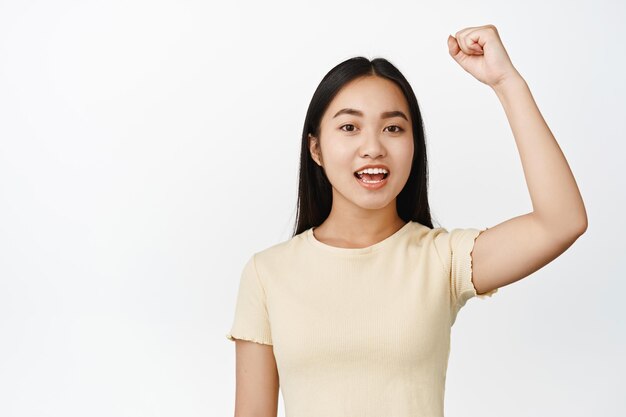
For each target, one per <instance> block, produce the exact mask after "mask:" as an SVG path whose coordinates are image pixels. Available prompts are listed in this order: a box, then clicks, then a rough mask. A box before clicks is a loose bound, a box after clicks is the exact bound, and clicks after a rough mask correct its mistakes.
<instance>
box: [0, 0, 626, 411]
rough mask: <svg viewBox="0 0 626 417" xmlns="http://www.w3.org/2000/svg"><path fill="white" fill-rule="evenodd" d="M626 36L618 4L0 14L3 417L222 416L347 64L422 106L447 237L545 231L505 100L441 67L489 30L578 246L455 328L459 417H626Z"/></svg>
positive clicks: (274, 6)
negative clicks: (370, 70) (457, 48)
mask: <svg viewBox="0 0 626 417" xmlns="http://www.w3.org/2000/svg"><path fill="white" fill-rule="evenodd" d="M625 20H626V12H625V5H624V2H621V1H617V0H615V1H607V0H604V1H593V2H592V1H590V0H586V1H578V2H569V1H564V0H563V1H554V2H547V1H525V2H517V3H515V4H513V3H511V2H500V1H481V0H477V1H474V2H461V1H458V2H439V3H437V2H434V1H428V2H417V1H411V2H409V1H405V2H397V1H396V2H394V1H386V2H382V1H378V2H373V1H350V2H348V1H338V2H333V3H331V2H321V1H315V2H305V3H302V2H300V3H296V2H285V3H282V4H279V3H272V2H253V1H249V2H246V3H242V2H219V4H215V3H211V2H206V1H195V2H184V1H176V2H175V1H100V2H95V1H84V0H83V1H55V2H47V1H10V2H9V1H1V2H0V415H2V416H6V417H13V416H20V417H21V416H64V417H68V416H87V415H88V416H107V417H111V416H189V417H192V416H228V415H232V414H233V408H234V394H235V357H234V353H235V350H234V347H235V345H234V343H233V342H231V341H228V340H227V339H226V337H225V334H226V332H227V331H228V330H229V329H230V326H231V323H232V319H233V314H234V308H235V297H236V295H237V285H238V282H239V277H240V273H241V271H242V268H243V265H244V262H245V260H246V259H247V258H248V257H249V256H250V255H251V253H253V252H256V251H260V250H262V249H264V248H266V247H268V246H271V245H273V244H276V243H278V242H280V241H283V240H286V239H289V238H290V237H291V232H292V229H293V225H294V221H295V207H296V196H297V174H298V171H297V169H298V162H299V152H300V140H301V133H302V127H303V122H304V117H305V113H306V109H307V107H308V104H309V100H310V99H311V96H312V94H313V92H314V90H315V88H316V87H317V84H318V83H319V82H320V81H321V79H322V77H323V76H324V75H325V74H326V72H327V71H329V70H330V69H331V68H332V67H333V66H335V65H336V64H338V63H339V62H341V61H343V60H345V59H347V58H350V57H352V56H358V55H363V56H366V57H368V58H375V57H378V56H381V57H384V58H387V59H389V60H390V61H391V62H392V63H393V64H395V65H396V66H397V67H398V68H399V69H400V71H402V72H403V73H404V74H405V76H406V77H407V79H408V80H409V82H410V83H411V84H412V86H413V88H414V91H415V93H416V95H417V98H418V102H419V105H420V107H421V111H422V115H423V117H424V124H425V129H426V135H427V146H428V153H429V169H430V205H431V210H432V214H433V219H434V221H435V223H436V225H441V226H444V227H446V228H448V229H451V228H454V227H479V228H483V227H485V226H488V227H492V226H494V225H496V224H498V223H500V222H502V221H505V220H507V219H509V218H511V217H514V216H518V215H521V214H524V213H527V212H529V211H531V210H532V206H531V202H530V198H529V194H528V190H527V188H526V184H525V181H524V176H523V171H522V166H521V163H520V159H519V155H518V153H517V148H516V146H515V142H514V139H513V136H512V133H511V131H510V128H509V125H508V122H507V120H506V116H505V114H504V111H503V109H502V106H501V105H500V102H499V101H498V99H497V96H496V95H495V93H494V92H493V91H492V90H491V89H490V88H489V87H488V86H486V85H484V84H482V83H480V82H479V81H477V80H476V79H474V78H473V77H472V76H471V75H470V74H468V73H466V72H465V71H464V70H463V69H462V68H461V67H460V66H459V65H458V64H457V63H456V62H454V60H453V59H452V58H451V57H450V56H449V55H448V50H447V45H446V38H447V36H448V34H453V35H454V34H455V33H456V32H457V31H458V30H461V29H463V28H465V27H468V26H480V25H484V24H494V25H495V26H496V27H497V28H498V30H499V33H500V36H501V38H502V41H503V43H504V46H505V48H506V49H507V51H508V53H509V55H510V57H511V59H512V61H513V64H514V65H515V66H516V68H517V69H518V71H519V72H520V73H521V74H522V76H523V77H524V78H525V80H526V81H527V83H528V84H529V87H530V89H531V91H532V93H533V96H534V98H535V100H536V102H537V104H538V106H539V108H540V110H541V112H542V114H543V116H544V118H545V119H546V121H547V122H548V125H549V126H550V129H551V131H552V132H553V134H554V135H555V137H556V138H557V141H558V142H559V145H560V146H561V149H562V150H563V152H564V153H565V156H566V157H567V159H568V162H569V164H570V167H571V169H572V171H573V172H574V175H575V177H576V180H577V183H578V186H579V188H580V190H581V193H582V195H583V198H584V201H585V205H586V208H587V213H588V217H589V228H588V230H587V232H586V233H585V234H584V235H583V236H582V237H581V238H580V239H579V240H578V241H577V242H576V243H575V244H574V245H573V246H572V247H571V248H570V249H569V250H568V251H567V252H565V253H564V254H563V255H562V256H560V257H559V258H557V259H556V260H555V261H553V262H552V263H550V264H549V265H547V266H546V267H544V268H542V269H541V270H539V271H537V272H536V273H534V274H532V275H531V276H529V277H527V278H525V279H523V280H521V281H519V282H516V283H514V284H511V285H510V286H507V287H503V288H501V289H500V290H499V292H498V293H497V294H496V295H494V297H493V298H490V299H484V300H481V299H477V298H474V299H472V300H470V301H469V302H468V303H467V304H466V306H465V307H464V308H463V310H462V311H461V312H460V313H459V317H458V319H457V321H456V323H455V325H454V327H453V329H452V331H453V334H452V351H451V355H450V363H449V368H448V376H447V384H446V403H445V409H446V416H447V417H455V416H458V417H466V416H481V417H488V416H507V417H516V416H529V417H530V416H533V417H536V416H557V415H559V416H562V415H568V416H590V415H596V416H606V417H608V416H623V415H625V414H626V404H625V400H624V398H625V397H624V392H623V375H624V374H625V372H626V366H625V363H624V356H623V353H624V351H625V350H626V349H625V348H626V346H625V345H626V343H625V338H626V335H625V331H624V313H623V311H624V310H623V308H622V305H623V299H624V291H625V290H626V283H625V282H626V281H625V278H626V276H625V274H624V272H623V269H624V267H623V260H624V257H623V256H624V255H623V253H624V249H625V246H626V245H624V238H623V234H624V232H625V226H626V222H625V220H624V211H625V210H626V204H625V200H626V198H625V190H626V180H625V179H626V175H625V173H626V172H625V171H626V170H625V168H624V154H625V151H626V146H625V145H624V139H625V137H624V133H623V132H624V126H623V124H624V116H625V114H626V113H625V110H626V106H625V99H624V97H625V95H626V86H625V82H624V76H623V75H624V73H626V71H625V70H626V68H625V65H624V52H625V48H624V39H626V33H625V30H624V29H623V22H624V21H625ZM280 401H281V403H280V404H279V415H280V416H283V415H284V414H283V411H284V410H283V403H282V396H281V399H280ZM294 417H298V416H294ZM320 417H325V416H320ZM391 417H394V416H391Z"/></svg>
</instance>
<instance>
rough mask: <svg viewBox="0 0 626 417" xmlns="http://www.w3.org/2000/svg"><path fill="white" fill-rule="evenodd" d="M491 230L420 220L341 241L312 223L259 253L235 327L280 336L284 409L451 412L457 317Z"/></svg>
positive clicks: (340, 413) (406, 416)
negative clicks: (331, 241)
mask: <svg viewBox="0 0 626 417" xmlns="http://www.w3.org/2000/svg"><path fill="white" fill-rule="evenodd" d="M483 230H486V229H474V228H468V229H453V230H452V231H451V232H448V231H447V230H446V229H444V228H434V229H431V228H428V227H426V226H424V225H422V224H420V223H418V222H414V221H410V222H408V223H407V224H406V225H404V226H403V227H402V228H401V229H399V230H398V231H397V232H395V233H394V234H393V235H391V236H389V237H387V238H386V239H384V240H382V241H380V242H378V243H376V244H374V245H372V246H368V247H366V248H339V247H335V246H330V245H327V244H325V243H323V242H321V241H318V240H317V239H316V238H315V235H314V234H313V228H309V229H307V230H306V231H304V232H302V233H300V234H298V235H296V236H294V237H293V238H291V239H289V240H287V241H284V242H282V243H279V244H276V245H274V246H271V247H269V248H267V249H265V250H262V251H260V252H257V253H255V254H253V255H252V256H251V258H250V259H249V260H248V262H247V263H246V265H245V267H244V268H243V273H242V275H241V280H240V284H239V291H238V297H237V302H236V308H235V316H234V322H233V325H232V328H231V331H230V332H229V333H228V334H227V335H226V337H227V338H228V339H229V340H234V339H236V338H238V339H245V340H251V341H254V342H257V343H263V344H267V345H273V350H274V356H275V359H276V365H277V368H278V373H279V379H280V389H281V391H282V395H283V401H284V406H285V416H286V417H418V416H428V417H443V406H444V388H445V379H446V370H447V366H448V357H449V354H450V332H451V327H452V325H453V324H454V321H455V319H456V316H457V313H458V311H459V310H460V309H461V307H463V305H464V304H465V302H466V301H467V300H468V299H470V298H471V297H474V296H477V294H476V289H475V288H474V286H473V283H472V281H471V277H472V272H471V271H472V270H471V261H472V259H471V251H472V249H473V245H474V241H475V238H476V237H477V236H478V235H479V233H481V232H482V231H483ZM496 291H497V289H496V290H493V291H490V292H488V293H486V294H482V295H478V297H481V298H484V297H487V296H492V295H493V293H495V292H496Z"/></svg>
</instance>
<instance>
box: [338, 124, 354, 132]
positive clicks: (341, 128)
mask: <svg viewBox="0 0 626 417" xmlns="http://www.w3.org/2000/svg"><path fill="white" fill-rule="evenodd" d="M346 126H352V127H354V125H353V124H351V123H347V124H345V125H343V126H341V127H340V128H339V129H340V130H343V131H344V132H354V130H353V129H351V130H344V129H343V128H344V127H346Z"/></svg>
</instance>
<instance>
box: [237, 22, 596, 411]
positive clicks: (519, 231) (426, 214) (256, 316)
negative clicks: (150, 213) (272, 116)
mask: <svg viewBox="0 0 626 417" xmlns="http://www.w3.org/2000/svg"><path fill="white" fill-rule="evenodd" d="M448 50H449V52H450V55H451V57H452V58H453V59H454V60H455V61H456V62H457V63H458V64H459V65H460V66H461V67H462V68H463V69H464V70H466V71H467V72H469V73H470V74H471V75H473V76H474V77H475V78H476V79H478V80H479V81H481V82H483V83H485V84H487V85H488V86H490V87H491V88H492V89H493V90H494V91H495V93H496V95H497V96H498V98H499V100H500V102H501V103H502V105H503V107H504V110H505V113H506V116H507V118H508V120H509V123H510V126H511V129H512V131H513V135H514V137H515V142H516V145H517V148H518V150H519V154H520V158H521V161H522V166H523V169H524V174H525V177H526V181H527V185H528V190H529V192H530V197H531V200H532V205H533V210H532V212H530V213H527V214H523V215H520V216H517V217H514V218H512V219H509V220H507V221H505V222H502V223H501V224H498V225H495V226H493V227H490V228H484V229H476V228H464V229H453V230H452V231H451V232H448V230H446V229H445V228H440V227H437V228H434V227H433V225H432V222H431V217H430V210H429V205H428V195H427V161H426V146H425V140H424V131H423V127H422V118H421V114H420V110H419V107H418V104H417V100H416V98H415V95H414V93H413V91H412V89H411V87H410V85H409V83H408V82H407V80H406V79H405V78H404V76H403V75H402V74H401V73H400V72H399V71H398V70H397V69H396V68H395V67H394V66H393V65H392V64H391V63H389V62H388V61H386V60H384V59H382V58H377V59H374V60H372V61H370V60H368V59H366V58H363V57H356V58H352V59H348V60H347V61H345V62H342V63H341V64H339V65H337V66H336V67H335V68H333V69H332V70H331V71H330V72H329V73H328V74H327V75H326V76H325V77H324V79H323V80H322V81H321V83H320V85H319V87H318V88H317V90H316V91H315V94H314V95H313V98H312V100H311V103H310V106H309V109H308V112H307V115H306V120H305V124H304V130H303V134H302V152H301V159H300V183H299V195H298V200H299V201H298V203H299V205H298V216H297V222H296V223H297V226H296V230H295V231H294V236H293V237H292V238H291V239H289V240H288V241H285V242H282V243H279V244H276V245H274V246H272V247H270V248H267V249H265V250H263V251H260V252H258V253H255V254H253V255H252V256H251V257H250V259H249V261H248V262H247V264H246V265H245V267H244V269H243V273H242V276H241V281H240V286H239V293H238V298H237V303H236V310H235V318H234V323H233V326H232V328H231V331H230V333H228V334H227V337H228V338H229V339H230V340H233V341H236V380H237V384H236V401H235V415H236V416H238V417H247V416H255V417H263V416H266V417H269V416H272V417H275V416H276V414H277V404H278V390H279V386H280V388H281V389H282V393H283V399H284V405H285V415H286V417H309V416H310V417H322V416H323V417H342V416H345V417H348V416H350V417H352V416H376V417H380V416H393V417H409V416H411V417H413V416H432V417H434V416H443V405H444V385H445V376H446V369H447V364H448V357H449V352H450V331H451V326H452V325H453V324H454V321H455V318H456V316H457V313H458V311H459V310H460V308H461V307H463V305H464V304H465V302H466V301H467V300H468V299H469V298H471V297H474V296H480V297H485V296H491V295H493V294H494V293H495V292H496V291H497V289H498V288H499V287H503V286H505V285H508V284H511V283H513V282H515V281H518V280H520V279H522V278H524V277H526V276H528V275H530V274H531V273H533V272H534V271H536V270H538V269H540V268H541V267H543V266H544V265H546V264H547V263H549V262H551V261H552V260H553V259H555V258H556V257H557V256H559V255H560V254H561V253H563V252H564V251H565V250H566V249H567V248H568V247H569V246H571V245H572V243H573V242H574V241H575V240H576V239H577V238H578V237H579V236H580V235H581V234H582V233H584V231H585V230H586V228H587V216H586V212H585V207H584V204H583V200H582V198H581V195H580V193H579V190H578V188H577V186H576V182H575V180H574V177H573V176H572V173H571V171H570V169H569V166H568V164H567V161H566V159H565V157H564V156H563V154H562V153H561V150H560V148H559V146H558V144H557V142H556V141H555V139H554V137H553V135H552V134H551V132H550V130H549V128H548V126H547V125H546V123H545V122H544V120H543V118H542V116H541V114H540V112H539V110H538V108H537V106H536V104H535V102H534V99H533V97H532V95H531V93H530V90H529V88H528V86H527V84H526V83H525V81H524V79H523V78H522V77H521V75H520V74H519V73H518V72H517V70H516V69H515V68H514V67H513V65H512V63H511V61H510V60H509V57H508V55H507V53H506V51H505V49H504V47H503V45H502V43H501V40H500V37H499V35H498V31H497V30H496V28H495V27H494V26H493V25H486V26H480V27H468V28H466V29H463V30H461V31H459V32H457V33H456V35H455V36H454V37H453V36H450V37H448ZM463 204H465V202H464V203H463ZM279 381H280V384H279Z"/></svg>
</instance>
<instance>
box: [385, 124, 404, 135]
mask: <svg viewBox="0 0 626 417" xmlns="http://www.w3.org/2000/svg"><path fill="white" fill-rule="evenodd" d="M387 127H395V128H397V129H398V130H396V131H395V132H391V133H400V132H403V131H404V129H402V128H401V127H400V126H397V125H391V126H387Z"/></svg>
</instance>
